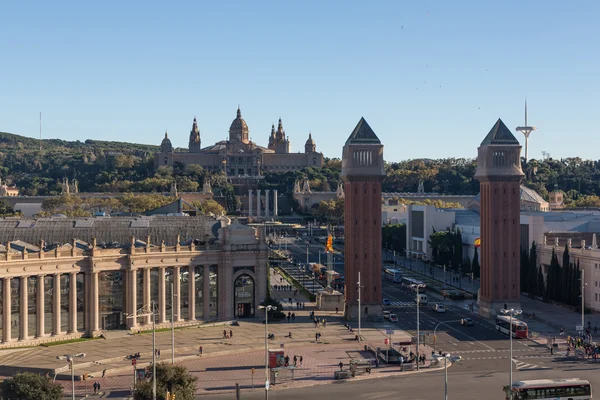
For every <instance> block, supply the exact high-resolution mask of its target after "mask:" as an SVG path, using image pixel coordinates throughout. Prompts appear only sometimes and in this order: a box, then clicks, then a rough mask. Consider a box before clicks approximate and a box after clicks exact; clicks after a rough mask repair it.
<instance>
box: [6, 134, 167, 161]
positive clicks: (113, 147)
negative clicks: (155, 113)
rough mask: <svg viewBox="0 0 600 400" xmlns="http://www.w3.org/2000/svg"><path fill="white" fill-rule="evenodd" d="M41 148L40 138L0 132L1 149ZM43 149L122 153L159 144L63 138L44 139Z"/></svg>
mask: <svg viewBox="0 0 600 400" xmlns="http://www.w3.org/2000/svg"><path fill="white" fill-rule="evenodd" d="M39 148H40V141H39V139H34V138H30V137H25V136H21V135H15V134H13V133H7V132H0V151H2V152H19V151H27V150H31V151H37V150H39ZM42 149H43V150H45V151H49V152H52V151H64V150H79V151H82V152H86V151H88V152H96V151H100V150H102V151H109V152H110V151H113V152H116V153H121V154H137V155H141V154H143V153H153V152H155V151H156V150H158V146H151V145H146V144H137V143H126V142H108V141H103V140H92V139H88V140H86V141H85V142H81V141H79V140H78V141H75V142H70V141H67V140H61V139H42Z"/></svg>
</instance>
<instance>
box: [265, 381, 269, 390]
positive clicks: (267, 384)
mask: <svg viewBox="0 0 600 400" xmlns="http://www.w3.org/2000/svg"><path fill="white" fill-rule="evenodd" d="M265 389H267V390H269V381H265Z"/></svg>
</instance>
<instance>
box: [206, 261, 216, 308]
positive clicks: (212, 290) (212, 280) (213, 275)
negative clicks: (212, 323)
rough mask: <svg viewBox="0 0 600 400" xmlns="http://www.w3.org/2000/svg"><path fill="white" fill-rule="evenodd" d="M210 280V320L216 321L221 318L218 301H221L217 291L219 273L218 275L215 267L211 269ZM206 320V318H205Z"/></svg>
mask: <svg viewBox="0 0 600 400" xmlns="http://www.w3.org/2000/svg"><path fill="white" fill-rule="evenodd" d="M209 271H210V272H209V279H210V283H209V296H208V301H209V318H210V319H216V318H217V317H218V316H219V309H218V304H219V303H218V301H219V296H218V289H217V281H218V278H219V276H218V273H217V271H218V270H217V267H216V266H215V265H212V266H210V267H209ZM205 319H206V317H205Z"/></svg>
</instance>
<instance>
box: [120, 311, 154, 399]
mask: <svg viewBox="0 0 600 400" xmlns="http://www.w3.org/2000/svg"><path fill="white" fill-rule="evenodd" d="M155 309H156V302H155V301H154V300H151V301H150V303H149V304H147V305H145V306H143V307H142V308H140V309H139V310H137V311H136V312H135V313H133V314H131V315H127V314H125V316H126V317H127V318H137V317H147V316H148V315H149V316H150V317H151V318H152V400H156V321H155V320H156V318H155V314H156V312H155Z"/></svg>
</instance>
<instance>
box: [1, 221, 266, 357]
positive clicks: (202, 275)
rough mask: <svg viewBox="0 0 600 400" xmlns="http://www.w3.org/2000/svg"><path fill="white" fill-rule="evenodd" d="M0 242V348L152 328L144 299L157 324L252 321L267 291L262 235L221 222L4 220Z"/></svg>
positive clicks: (249, 228) (251, 229)
mask: <svg viewBox="0 0 600 400" xmlns="http://www.w3.org/2000/svg"><path fill="white" fill-rule="evenodd" d="M77 237H79V238H82V239H70V240H68V239H67V238H77ZM18 238H21V239H22V240H19V239H18ZM138 238H143V240H140V239H138ZM84 239H85V240H84ZM0 243H2V244H0V337H1V340H2V341H1V343H0V347H11V346H16V345H22V344H23V343H27V344H33V343H42V342H47V341H54V340H64V339H68V338H75V337H81V336H95V335H98V334H99V333H100V332H101V331H102V330H110V329H134V330H138V329H141V330H144V329H151V326H152V316H151V315H149V314H148V315H144V316H137V315H138V310H141V309H142V308H143V307H146V308H148V307H147V306H148V305H150V304H153V305H154V307H153V309H154V319H155V322H156V324H158V325H159V326H160V325H161V324H168V323H170V320H171V315H172V314H174V316H175V317H174V320H175V323H176V324H177V325H192V324H200V323H204V322H208V321H215V320H233V319H236V318H245V317H254V315H255V313H256V312H257V311H256V307H257V305H258V304H259V303H260V302H261V301H262V300H263V299H264V298H265V296H266V293H267V278H266V272H267V255H268V249H267V247H266V244H265V241H264V238H263V237H262V232H261V233H257V232H256V231H255V229H253V228H251V227H248V226H245V225H241V224H239V223H237V222H234V223H233V224H230V223H229V220H228V219H226V218H222V219H215V218H209V217H204V216H201V217H163V216H152V217H103V218H86V219H73V218H40V219H37V220H23V219H2V220H0ZM172 293H173V294H174V296H173V298H174V299H175V300H174V303H173V304H172V305H171V298H172V297H171V294H172Z"/></svg>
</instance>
